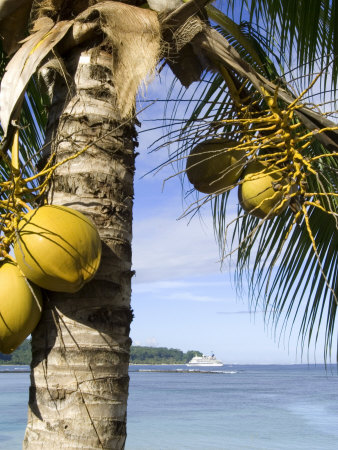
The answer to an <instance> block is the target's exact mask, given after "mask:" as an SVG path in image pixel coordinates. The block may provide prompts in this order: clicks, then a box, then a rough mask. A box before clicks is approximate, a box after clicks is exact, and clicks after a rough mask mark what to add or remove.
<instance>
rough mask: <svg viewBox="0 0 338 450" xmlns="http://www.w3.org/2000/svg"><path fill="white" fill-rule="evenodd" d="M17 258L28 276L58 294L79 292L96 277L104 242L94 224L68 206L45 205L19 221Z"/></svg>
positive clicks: (15, 251) (16, 247)
mask: <svg viewBox="0 0 338 450" xmlns="http://www.w3.org/2000/svg"><path fill="white" fill-rule="evenodd" d="M16 234H17V237H16V242H15V244H14V254H15V258H16V260H17V262H18V265H19V266H20V269H21V270H22V272H23V273H24V274H25V276H26V277H27V278H28V279H29V280H31V281H33V282H34V283H35V284H37V285H38V286H40V287H42V288H44V289H48V290H50V291H57V292H70V293H73V292H77V291H78V290H80V289H81V288H82V287H83V285H84V284H85V283H87V282H88V281H90V280H91V279H92V278H93V276H94V275H95V273H96V271H97V269H98V267H99V264H100V259H101V240H100V236H99V234H98V232H97V229H96V227H95V225H94V224H93V222H92V221H91V220H90V219H89V218H88V217H86V216H84V215H83V214H81V213H80V212H79V211H76V210H74V209H72V208H68V207H65V206H56V205H45V206H41V207H40V208H38V209H35V210H32V211H30V212H28V213H27V214H26V215H25V216H24V217H23V218H22V219H21V221H20V222H19V226H18V231H17V233H16Z"/></svg>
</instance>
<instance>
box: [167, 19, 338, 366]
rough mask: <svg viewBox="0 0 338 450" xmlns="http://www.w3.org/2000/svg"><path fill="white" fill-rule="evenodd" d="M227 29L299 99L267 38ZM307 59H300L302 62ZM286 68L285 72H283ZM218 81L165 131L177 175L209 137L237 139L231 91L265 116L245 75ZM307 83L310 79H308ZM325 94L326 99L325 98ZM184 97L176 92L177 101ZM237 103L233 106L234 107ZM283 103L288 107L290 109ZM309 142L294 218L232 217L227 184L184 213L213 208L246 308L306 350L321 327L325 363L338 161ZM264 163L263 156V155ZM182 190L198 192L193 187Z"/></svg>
mask: <svg viewBox="0 0 338 450" xmlns="http://www.w3.org/2000/svg"><path fill="white" fill-rule="evenodd" d="M220 22H221V21H220ZM225 28H227V29H224V28H223V27H220V28H219V31H220V33H222V34H223V35H224V36H225V37H226V38H227V40H228V41H229V42H231V44H232V45H233V46H236V50H237V52H238V53H239V54H240V56H241V57H242V58H243V59H245V60H246V61H250V63H251V64H252V65H254V64H255V68H256V70H259V71H260V73H262V74H263V76H264V77H266V78H267V79H270V80H271V79H272V80H274V81H275V80H279V83H282V85H283V89H284V90H285V93H286V97H288V96H289V97H290V98H291V97H293V98H297V96H298V95H299V89H297V87H298V88H299V86H297V85H295V84H294V85H293V88H294V93H292V92H291V91H290V88H289V84H288V83H287V82H286V78H285V77H284V74H285V72H286V71H285V69H284V67H285V65H284V63H285V61H284V60H283V58H281V59H278V58H276V55H277V56H278V54H279V51H280V49H277V50H278V51H277V52H276V53H274V52H275V47H274V46H273V44H274V42H273V40H272V39H270V40H269V39H268V38H267V34H265V35H264V36H262V35H260V34H259V32H258V31H257V30H254V28H253V26H252V25H250V24H241V25H239V26H237V27H234V28H233V30H235V31H236V33H237V32H238V31H239V30H241V31H242V32H245V30H247V35H246V39H247V38H248V39H250V41H251V44H250V46H248V45H247V40H246V39H245V40H244V39H243V40H240V39H236V38H235V37H234V36H231V34H230V33H229V28H230V27H225ZM244 43H245V45H244ZM253 46H255V47H254V48H255V49H257V50H255V53H254V57H253V56H252V55H250V54H249V53H250V52H249V51H248V49H249V48H253ZM309 54H310V53H307V54H306V56H303V57H304V58H305V57H306V58H307V57H308V56H309ZM257 55H259V59H260V61H261V64H260V65H258V64H257ZM276 62H277V66H278V69H277V68H276V65H275V63H276ZM258 67H260V68H259V69H258ZM280 69H282V70H280ZM283 69H284V71H283ZM286 69H287V70H289V69H288V67H287V68H286ZM304 70H305V69H304V68H302V70H298V71H297V72H290V76H289V79H291V80H292V79H293V80H296V81H297V80H298V77H301V78H303V77H304V76H305V75H304ZM223 75H224V76H225V78H223V77H222V76H221V75H220V74H216V75H213V76H211V77H210V76H206V77H205V78H204V87H203V88H202V87H200V88H199V89H200V91H199V92H202V95H201V96H200V102H199V101H198V98H197V97H196V96H193V97H192V98H191V102H190V104H189V107H190V109H189V111H190V115H189V118H188V119H187V120H186V123H185V125H184V127H181V128H180V129H176V130H175V129H174V127H171V128H170V131H171V137H172V138H173V139H175V138H176V139H177V140H178V142H179V144H178V148H176V149H175V150H174V151H173V152H172V153H171V155H170V157H171V161H172V162H173V161H176V162H177V164H178V171H179V173H181V174H184V167H185V161H186V158H187V155H188V154H189V152H190V150H191V148H192V147H194V145H196V143H198V142H200V141H201V140H203V139H207V138H210V137H214V136H218V137H227V136H230V137H232V138H234V139H239V138H240V137H241V136H242V135H241V133H240V132H239V131H238V129H237V126H238V124H240V121H237V122H236V120H232V119H235V118H236V117H237V115H238V114H239V109H240V107H241V106H245V102H244V103H243V98H242V99H238V97H237V99H236V92H237V94H238V93H243V86H245V87H244V89H245V90H246V92H247V93H248V94H249V95H246V98H250V102H251V104H252V105H254V106H252V107H253V108H254V110H253V111H254V112H253V114H254V117H259V114H263V112H264V111H265V110H266V107H267V103H266V102H267V100H266V98H265V99H264V98H262V96H261V94H259V93H258V92H257V90H256V89H255V86H253V85H250V83H248V82H247V80H245V76H244V74H240V75H238V73H237V74H236V73H235V72H232V71H231V69H229V68H228V67H227V73H225V74H223ZM322 76H325V75H323V74H322ZM318 77H319V76H318ZM307 78H310V74H309V75H308V77H307ZM245 83H246V84H245ZM304 83H305V82H304ZM300 85H301V84H300ZM231 86H232V87H231ZM324 94H325V95H326V92H324ZM305 95H307V96H309V97H308V99H310V98H311V100H313V99H314V97H311V95H312V94H311V91H310V90H309V89H307V90H306V91H304V92H303V93H302V95H301V97H299V100H298V101H296V102H295V104H296V103H297V102H301V103H302V105H303V104H305V103H306V102H303V98H304V96H305ZM325 95H324V97H325ZM185 98H186V97H184V94H183V93H182V96H181V97H180V98H179V99H178V101H182V100H183V99H185ZM270 98H271V97H270ZM236 101H237V102H238V103H239V104H237V107H236ZM289 104H290V105H291V107H292V103H289ZM277 105H279V107H280V108H281V109H283V108H284V110H285V111H286V110H287V108H288V106H287V104H285V103H284V102H283V100H282V99H280V100H278V102H277ZM238 108H239V109H238ZM277 108H278V106H277ZM307 109H308V111H309V114H310V116H311V111H312V110H314V109H315V110H317V107H316V104H315V102H314V103H313V104H308V105H307ZM318 117H320V113H318ZM323 117H324V116H323ZM304 122H306V120H304ZM293 123H294V126H295V127H297V130H298V131H297V133H299V136H302V135H304V136H306V135H308V129H307V127H306V123H305V125H303V124H301V123H300V122H299V120H298V119H297V117H295V118H294V122H293ZM236 124H237V125H236ZM330 124H331V126H332V124H333V128H332V129H333V130H336V129H337V127H334V123H333V122H330ZM328 132H330V131H328ZM309 136H311V138H307V140H308V142H307V143H306V144H305V141H306V139H305V138H304V139H303V138H302V139H303V140H302V145H304V150H302V151H304V152H305V154H306V157H307V158H309V161H310V160H311V161H312V162H311V164H312V168H313V172H311V173H309V174H308V175H307V187H306V194H305V195H307V197H304V199H302V198H299V200H300V203H299V204H297V202H298V200H297V202H296V203H295V205H294V204H293V200H292V202H291V204H292V207H293V208H295V207H296V206H298V208H299V210H297V208H296V210H295V211H294V212H292V211H291V209H290V208H288V209H287V210H286V211H285V212H284V213H283V214H282V215H279V216H276V217H275V218H273V219H272V220H265V219H259V218H257V217H255V216H253V215H251V214H248V213H247V212H246V211H244V210H243V209H242V208H241V207H240V206H238V209H237V213H235V212H234V208H233V205H234V203H238V200H236V199H234V195H235V194H236V190H237V189H238V188H237V187H235V188H233V186H231V187H230V188H229V189H228V190H226V191H225V192H223V193H221V194H217V193H215V194H214V195H209V196H203V197H198V195H196V197H195V200H194V201H192V202H191V205H190V207H188V209H187V212H186V213H187V214H188V213H190V214H192V215H193V214H195V213H196V212H198V211H199V208H201V207H202V206H204V205H205V204H206V203H209V204H211V208H212V213H213V218H214V226H215V234H216V238H217V239H218V242H219V246H220V251H221V257H222V258H225V257H226V256H227V255H229V256H230V255H236V256H235V259H236V271H235V280H236V284H237V288H238V291H239V293H240V292H241V291H242V288H243V290H244V289H248V293H249V297H250V298H251V300H252V303H253V304H254V305H258V304H261V303H263V306H264V309H265V311H266V320H270V321H271V322H272V323H274V324H275V325H276V326H277V325H279V326H280V331H281V332H282V331H283V330H285V327H287V326H288V325H291V330H292V328H294V329H296V327H297V329H298V333H299V340H300V344H301V346H302V348H306V347H307V345H308V344H309V342H310V341H313V340H314V341H315V342H316V341H317V340H318V337H319V335H320V333H321V331H320V330H322V329H323V328H324V333H325V343H324V357H325V359H326V360H327V359H329V358H330V357H331V350H332V343H333V336H334V332H335V324H336V310H337V297H338V282H337V263H338V208H337V206H338V196H337V192H338V191H337V173H338V158H337V154H336V153H334V151H331V150H329V147H324V146H323V145H321V144H320V142H319V141H318V140H316V139H313V134H312V133H310V134H309ZM263 138H264V133H263ZM266 145H267V146H268V144H266ZM302 148H303V147H302ZM260 152H261V150H258V154H259V153H260ZM262 157H263V158H264V153H262ZM240 184H241V180H239V182H238V185H240ZM188 192H189V193H190V194H196V192H195V191H194V190H191V189H190V191H188ZM297 198H298V197H297ZM295 201H296V199H295ZM302 202H303V203H302ZM304 205H306V207H305V206H304ZM229 211H230V217H231V216H235V218H234V219H232V221H229ZM299 211H300V212H299ZM232 257H234V256H232ZM336 350H337V351H336V355H337V357H338V348H337V349H336Z"/></svg>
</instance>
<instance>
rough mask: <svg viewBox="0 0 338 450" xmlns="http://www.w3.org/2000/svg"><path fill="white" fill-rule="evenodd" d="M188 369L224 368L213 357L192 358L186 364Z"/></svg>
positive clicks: (220, 362)
mask: <svg viewBox="0 0 338 450" xmlns="http://www.w3.org/2000/svg"><path fill="white" fill-rule="evenodd" d="M187 366H188V367H196V366H199V367H201V366H202V367H221V366H224V364H223V363H222V361H220V360H219V359H216V358H215V356H214V355H213V356H204V355H203V356H194V357H193V358H192V359H191V360H190V361H189V362H188V363H187Z"/></svg>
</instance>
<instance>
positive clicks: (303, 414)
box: [0, 365, 338, 450]
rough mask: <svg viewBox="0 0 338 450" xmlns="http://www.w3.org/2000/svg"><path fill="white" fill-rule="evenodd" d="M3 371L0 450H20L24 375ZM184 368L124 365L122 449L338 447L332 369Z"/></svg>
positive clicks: (337, 388)
mask: <svg viewBox="0 0 338 450" xmlns="http://www.w3.org/2000/svg"><path fill="white" fill-rule="evenodd" d="M8 369H9V367H4V366H0V411H1V413H0V449H3V450H19V449H21V442H22V439H23V436H24V430H25V425H26V416H27V406H26V405H27V400H28V386H29V374H28V373H22V372H20V371H19V370H13V369H15V368H13V367H11V368H10V369H11V370H13V372H12V373H8V372H6V370H8ZM17 369H20V368H19V367H17ZM182 369H184V370H182ZM149 370H160V371H161V372H152V371H149ZM176 370H178V371H176ZM186 370H187V368H186V367H185V366H131V367H130V396H129V404H128V438H127V444H126V449H127V450H184V449H187V450H282V449H285V450H286V449H287V450H337V449H338V373H337V368H336V366H328V368H327V369H326V370H325V367H324V366H322V365H317V366H314V365H309V366H307V365H291V366H280V365H276V366H263V365H262V366H253V365H251V366H239V365H238V366H237V365H236V366H235V365H234V366H223V367H216V368H209V369H203V370H205V372H203V373H198V372H196V371H189V372H186ZM195 370H196V369H195Z"/></svg>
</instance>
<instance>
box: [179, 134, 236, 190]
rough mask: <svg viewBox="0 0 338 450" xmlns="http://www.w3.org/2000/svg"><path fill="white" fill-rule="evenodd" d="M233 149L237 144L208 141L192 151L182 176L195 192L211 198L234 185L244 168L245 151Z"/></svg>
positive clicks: (223, 140) (225, 141)
mask: <svg viewBox="0 0 338 450" xmlns="http://www.w3.org/2000/svg"><path fill="white" fill-rule="evenodd" d="M237 146H238V142H237V141H231V140H226V139H210V140H207V141H204V142H200V143H199V144H197V145H196V147H194V148H193V150H192V151H191V152H190V154H189V156H188V159H187V166H186V173H187V176H188V180H189V181H190V183H191V184H193V185H194V187H195V189H197V190H198V191H200V192H203V193H205V194H215V193H220V192H223V191H225V190H226V189H228V188H229V187H231V186H233V185H234V184H236V182H237V181H238V179H239V177H240V175H241V172H242V170H243V167H244V165H245V150H240V149H236V150H234V149H233V147H237Z"/></svg>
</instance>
